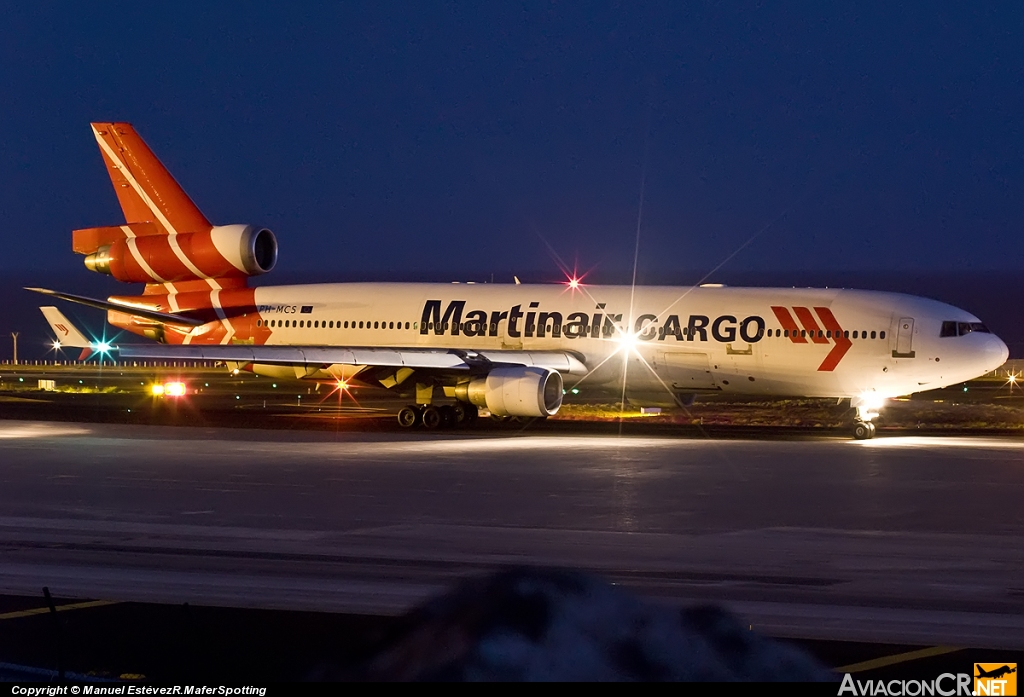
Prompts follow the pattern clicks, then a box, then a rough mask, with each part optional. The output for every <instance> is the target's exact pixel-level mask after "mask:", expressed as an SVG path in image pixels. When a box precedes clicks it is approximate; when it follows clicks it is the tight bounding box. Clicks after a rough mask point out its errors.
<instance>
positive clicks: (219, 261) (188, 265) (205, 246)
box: [85, 225, 277, 283]
mask: <svg viewBox="0 0 1024 697" xmlns="http://www.w3.org/2000/svg"><path fill="white" fill-rule="evenodd" d="M125 227H128V228H129V229H130V228H131V227H132V226H130V225H129V226H125ZM112 229H113V230H118V231H121V230H123V228H112ZM121 234H122V235H123V234H124V233H123V232H122V233H121ZM276 263H277V239H276V238H275V237H274V233H273V232H271V231H270V230H268V229H266V228H258V227H255V226H253V225H220V226H216V227H213V228H211V229H210V230H208V231H206V232H189V233H183V234H180V235H159V234H146V235H136V236H133V237H121V238H120V239H116V240H114V241H113V242H111V243H110V244H107V245H104V246H101V247H99V248H98V249H96V251H95V252H93V253H92V254H89V255H88V256H87V257H86V258H85V266H86V268H88V269H89V270H90V271H97V272H99V273H108V274H110V275H112V276H113V277H114V278H116V279H117V280H119V281H126V282H128V283H162V282H165V281H166V282H176V281H189V280H197V279H206V278H225V277H230V276H235V277H238V276H258V275H260V274H264V273H267V272H268V271H270V270H271V269H273V268H274V265H275V264H276Z"/></svg>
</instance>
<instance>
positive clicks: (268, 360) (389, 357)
mask: <svg viewBox="0 0 1024 697" xmlns="http://www.w3.org/2000/svg"><path fill="white" fill-rule="evenodd" d="M116 348H117V351H118V353H119V355H120V357H121V359H122V360H185V361H224V362H232V363H262V364H266V365H303V366H328V365H365V366H371V367H381V368H385V367H387V368H391V367H394V368H420V369H435V370H473V369H479V368H486V367H488V366H491V365H495V364H498V365H527V366H537V367H540V368H548V369H550V370H557V371H558V372H560V373H569V374H580V375H583V374H586V372H587V367H586V365H584V363H583V362H582V361H581V360H580V359H579V358H577V357H576V356H575V355H573V354H572V353H569V352H566V351H462V350H458V349H451V350H444V349H426V348H359V347H337V346H254V345H251V344H233V345H226V346H225V345H216V346H212V345H211V346H198V345H189V346H180V345H175V346H171V345H167V344H121V345H119V346H117V347H116Z"/></svg>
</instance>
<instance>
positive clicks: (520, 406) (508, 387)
mask: <svg viewBox="0 0 1024 697" xmlns="http://www.w3.org/2000/svg"><path fill="white" fill-rule="evenodd" d="M455 397H456V398H457V399H459V400H461V401H463V402H470V403H471V404H475V405H477V406H478V407H486V408H487V409H488V410H489V411H490V412H491V413H492V414H495V415H497V416H554V415H555V414H556V413H557V412H558V408H559V407H561V406H562V376H561V375H560V374H559V373H558V372H557V371H554V370H548V369H547V368H537V367H532V366H529V367H528V366H509V367H507V368H495V369H494V370H492V371H491V372H489V373H487V375H486V376H484V377H482V378H477V379H475V380H471V381H469V382H464V383H461V384H460V385H458V386H456V388H455Z"/></svg>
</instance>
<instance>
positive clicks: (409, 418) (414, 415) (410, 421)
mask: <svg viewBox="0 0 1024 697" xmlns="http://www.w3.org/2000/svg"><path fill="white" fill-rule="evenodd" d="M419 420H420V413H419V411H417V410H416V408H415V407H402V410H401V411H399V412H398V425H399V426H401V427H402V428H412V427H413V426H415V425H416V423H417V422H418V421H419Z"/></svg>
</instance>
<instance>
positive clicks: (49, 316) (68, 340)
mask: <svg viewBox="0 0 1024 697" xmlns="http://www.w3.org/2000/svg"><path fill="white" fill-rule="evenodd" d="M39 309H40V310H41V311H42V313H43V317H45V318H46V321H47V322H48V323H49V325H50V329H52V330H53V333H54V334H55V335H56V336H57V341H59V342H60V343H61V345H62V346H71V347H72V348H89V340H88V339H86V338H85V335H84V334H82V332H80V331H78V328H77V327H76V326H75V325H73V324H71V322H70V321H69V320H68V318H67V317H65V316H64V313H63V312H61V311H60V310H58V309H57V308H55V307H53V306H49V307H40V308H39Z"/></svg>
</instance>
